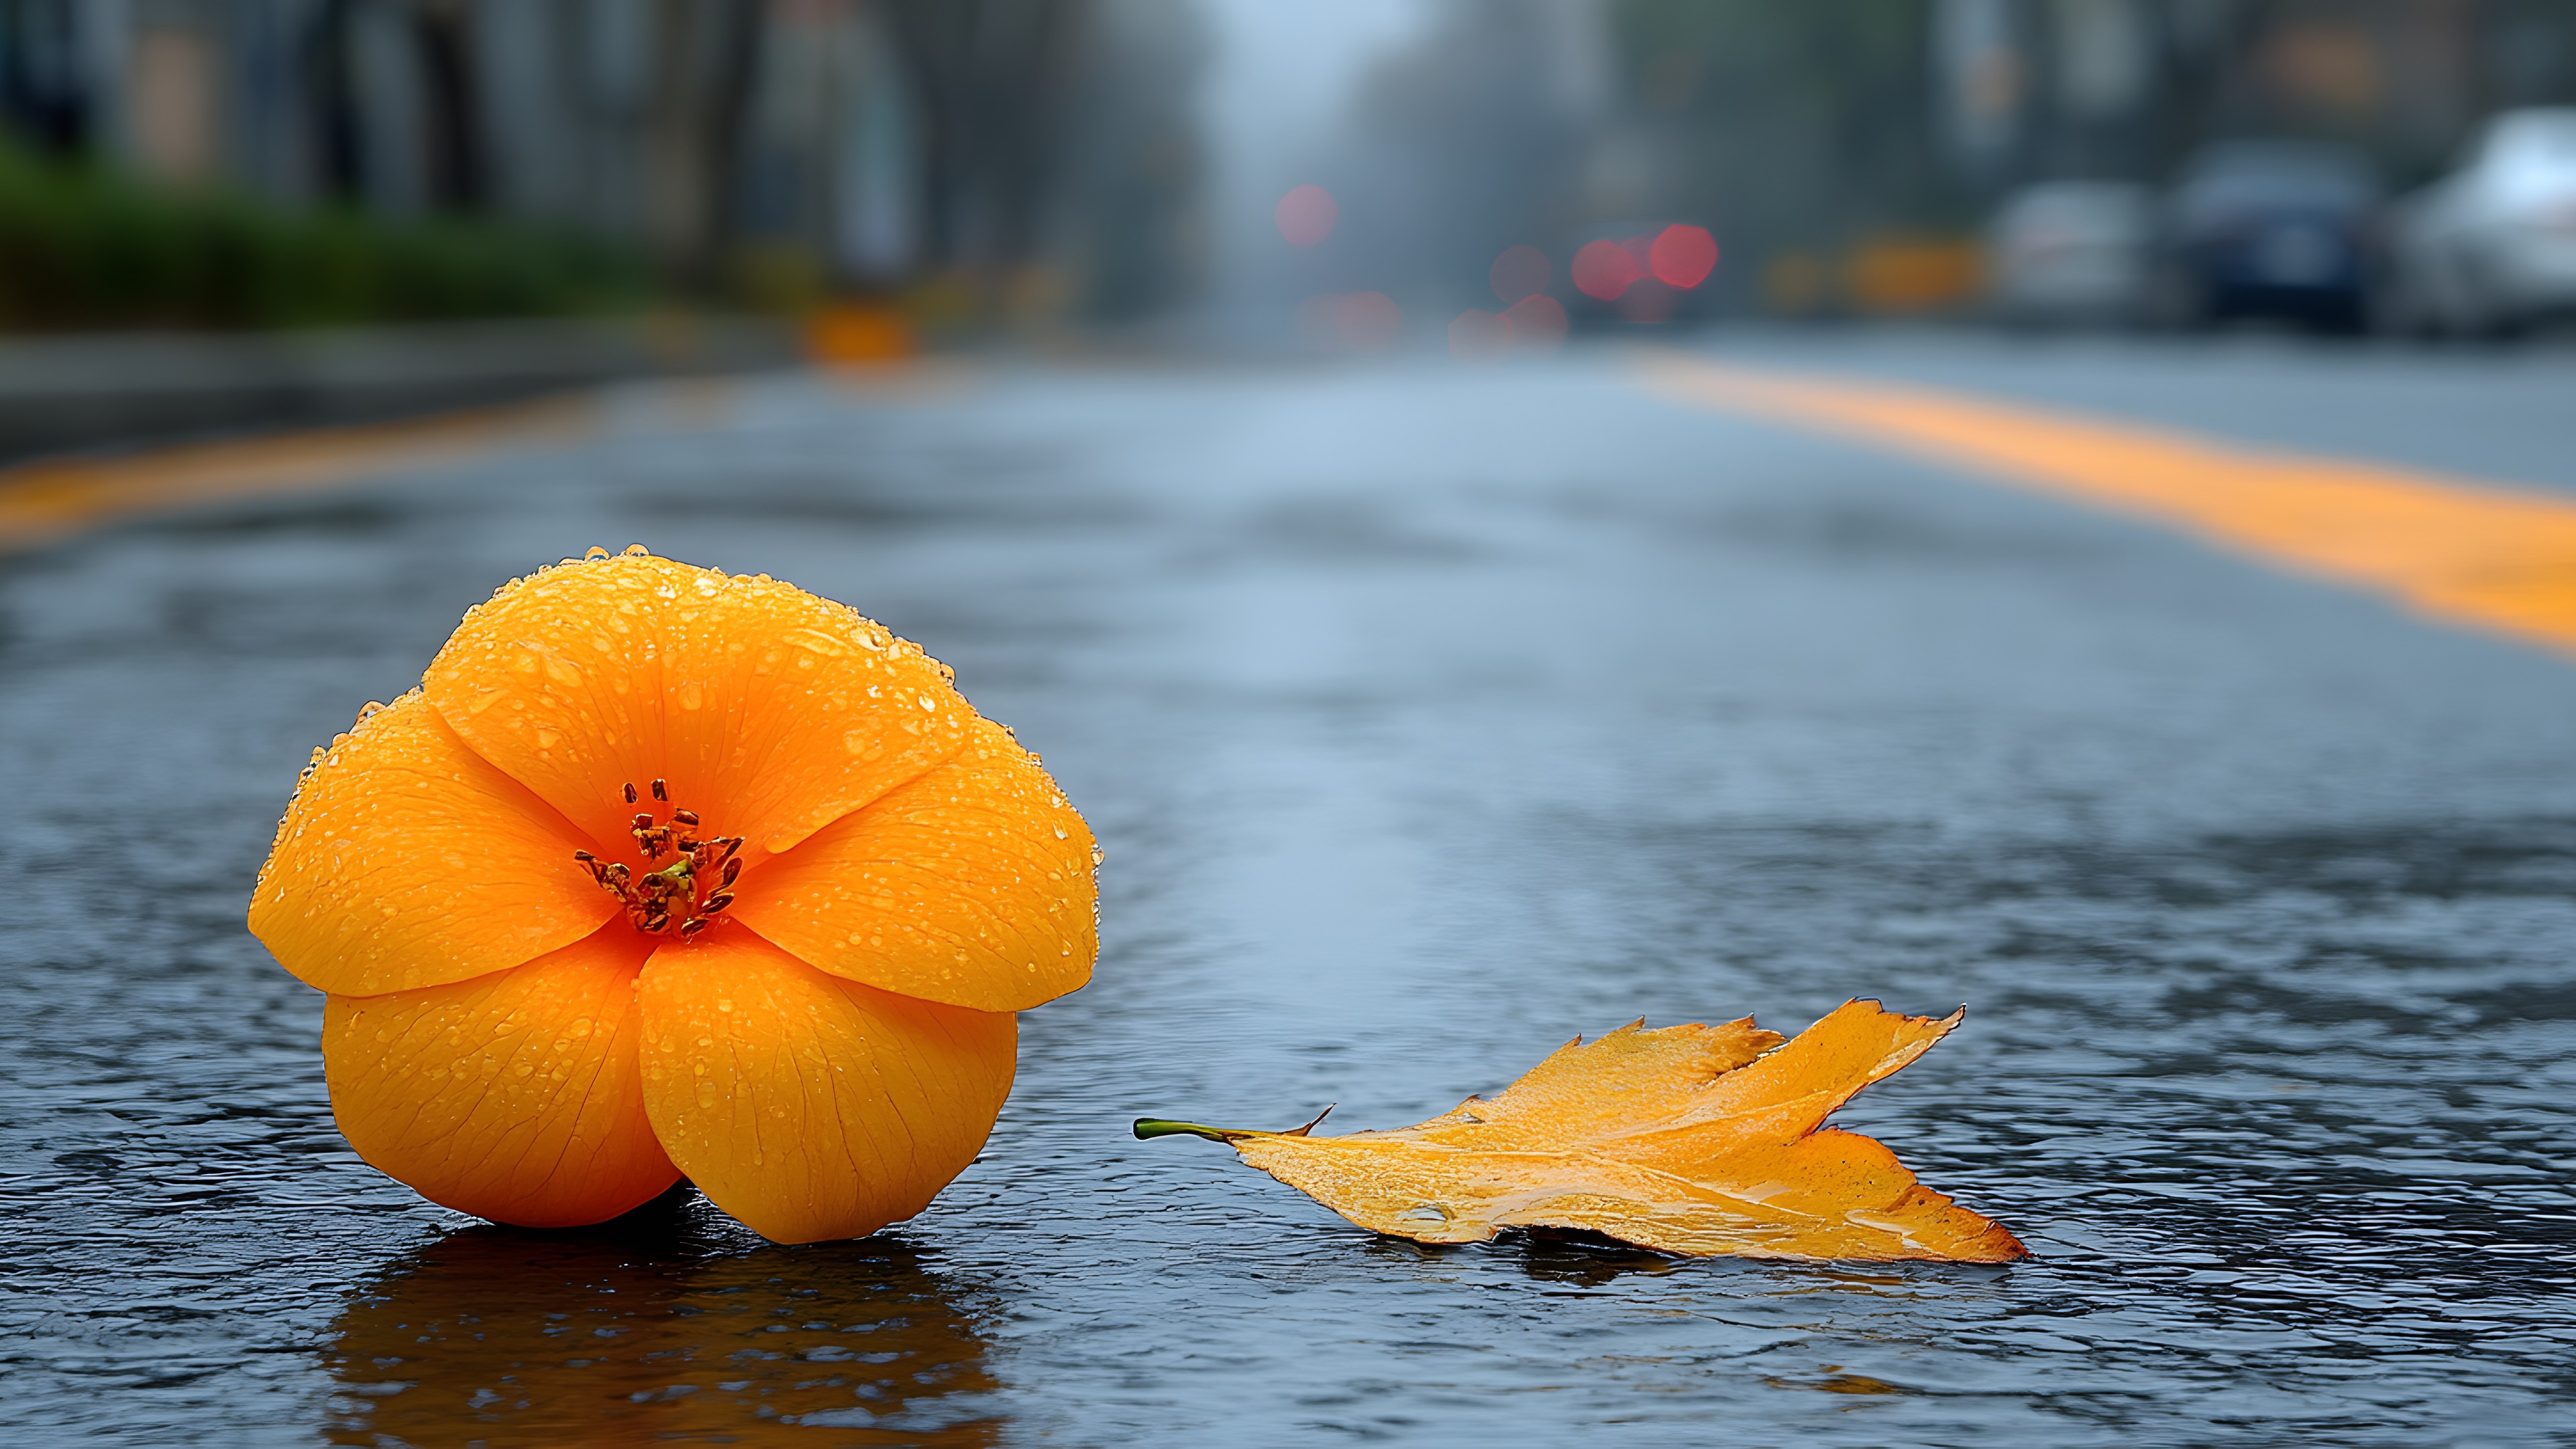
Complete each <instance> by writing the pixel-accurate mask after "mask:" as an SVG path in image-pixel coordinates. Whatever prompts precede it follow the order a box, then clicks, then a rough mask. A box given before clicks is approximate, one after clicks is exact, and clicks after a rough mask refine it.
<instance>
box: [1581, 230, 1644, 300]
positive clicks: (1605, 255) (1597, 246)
mask: <svg viewBox="0 0 2576 1449" xmlns="http://www.w3.org/2000/svg"><path fill="white" fill-rule="evenodd" d="M1573 274H1574V289H1575V290H1576V291H1578V292H1581V293H1582V294H1583V295H1585V296H1587V297H1591V298H1594V299H1596V300H1598V301H1603V302H1615V301H1617V300H1619V295H1620V294H1621V293H1623V292H1625V291H1627V290H1628V289H1629V288H1630V287H1632V286H1634V285H1636V282H1637V279H1638V278H1639V277H1642V276H1644V275H1645V274H1646V269H1645V268H1644V267H1643V266H1640V265H1639V264H1638V262H1637V256H1636V253H1634V252H1632V251H1630V250H1629V249H1628V248H1627V247H1625V246H1622V245H1621V244H1619V243H1618V242H1614V241H1607V240H1604V241H1596V242H1586V243H1584V245H1583V250H1581V251H1579V252H1576V253H1575V254H1574V267H1573Z"/></svg>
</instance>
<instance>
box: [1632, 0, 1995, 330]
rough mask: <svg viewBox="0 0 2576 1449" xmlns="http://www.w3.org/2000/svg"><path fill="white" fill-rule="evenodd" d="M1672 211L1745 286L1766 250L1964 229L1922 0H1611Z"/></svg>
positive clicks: (1728, 275)
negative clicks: (1946, 158)
mask: <svg viewBox="0 0 2576 1449" xmlns="http://www.w3.org/2000/svg"><path fill="white" fill-rule="evenodd" d="M1612 16H1613V20H1612V24H1613V29H1614V33H1615V35H1616V37H1617V52H1618V64H1619V66H1620V68H1621V72H1622V80H1623V85H1622V87H1621V89H1622V91H1623V93H1624V94H1625V95H1627V96H1629V97H1631V98H1632V103H1633V105H1634V108H1635V109H1634V112H1633V120H1632V122H1631V124H1634V125H1636V126H1638V127H1639V128H1640V129H1641V130H1642V131H1643V132H1644V134H1645V136H1646V137H1647V139H1648V144H1649V145H1650V146H1651V148H1652V151H1653V154H1654V156H1655V158H1656V161H1655V164H1654V166H1653V170H1654V171H1655V172H1656V173H1657V174H1658V176H1659V182H1658V185H1657V189H1658V190H1659V191H1661V192H1662V193H1663V194H1662V196H1661V197H1660V198H1659V199H1660V200H1661V201H1662V203H1663V209H1665V210H1669V211H1671V212H1674V213H1677V214H1681V215H1685V216H1688V217H1690V218H1692V219H1694V220H1699V221H1701V222H1702V223H1703V224H1705V225H1708V226H1709V227H1710V228H1711V229H1712V230H1714V231H1715V232H1716V233H1717V236H1718V240H1719V243H1720V246H1721V247H1722V248H1723V249H1724V251H1725V253H1726V254H1727V255H1729V256H1730V257H1731V258H1735V259H1739V262H1740V263H1749V264H1750V265H1744V264H1738V263H1730V265H1728V266H1727V267H1726V268H1724V269H1723V270H1722V272H1721V277H1722V278H1723V279H1725V282H1726V284H1727V285H1728V286H1729V287H1730V290H1731V291H1732V292H1734V293H1735V294H1736V295H1739V296H1740V295H1742V289H1744V288H1746V287H1747V286H1749V285H1750V284H1751V283H1752V281H1753V280H1754V279H1755V278H1758V277H1759V276H1760V275H1761V272H1762V263H1763V262H1764V261H1765V260H1766V259H1768V258H1771V257H1774V256H1778V255H1783V254H1787V253H1792V252H1801V251H1808V250H1812V249H1817V248H1825V249H1834V250H1838V249H1840V248H1841V247H1843V246H1845V245H1847V244H1849V243H1850V242H1852V241H1854V240H1856V239H1857V238H1859V237H1860V236H1862V235H1864V234H1866V233H1868V232H1871V231H1876V230H1881V229H1890V228H1897V229H1902V228H1911V227H1922V226H1940V225H1956V224H1958V223H1960V222H1961V221H1962V220H1963V219H1964V216H1965V204H1966V198H1965V197H1964V196H1963V195H1962V194H1961V192H1960V189H1959V188H1958V187H1957V186H1956V184H1955V183H1954V182H1953V181H1952V180H1951V179H1950V175H1949V173H1948V171H1947V169H1946V168H1945V167H1944V166H1943V165H1942V164H1941V158H1940V157H1939V156H1938V155H1937V154H1936V152H1935V150H1934V132H1933V128H1932V127H1931V125H1930V124H1929V120H1930V117H1931V116H1932V114H1933V109H1932V103H1931V89H1930V76H1929V65H1928V63H1927V58H1928V56H1929V54H1930V49H1931V38H1930V24H1931V12H1930V6H1929V4H1928V3H1927V0H1815V3H1806V4H1796V5H1783V4H1778V3H1773V0H1615V3H1614V6H1613V10H1612Z"/></svg>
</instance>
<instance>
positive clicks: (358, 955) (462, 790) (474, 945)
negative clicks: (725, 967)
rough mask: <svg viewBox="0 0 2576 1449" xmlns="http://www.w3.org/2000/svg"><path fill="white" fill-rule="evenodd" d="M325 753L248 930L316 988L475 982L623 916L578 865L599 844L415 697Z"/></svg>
mask: <svg viewBox="0 0 2576 1449" xmlns="http://www.w3.org/2000/svg"><path fill="white" fill-rule="evenodd" d="M315 754H316V757H317V758H316V761H315V764H314V767H313V769H312V770H311V771H310V772H308V773H307V774H306V776H305V778H304V782H303V784H302V785H301V786H299V787H298V788H297V789H296V792H295V799H294V801H293V802H292V803H290V804H289V805H288V806H287V807H286V818H285V819H283V820H280V821H279V822H278V823H277V843H276V844H275V845H274V846H273V847H272V848H271V849H270V851H269V856H268V863H267V864H266V865H264V866H262V867H261V868H260V873H259V886H258V888H257V889H256V890H254V891H253V892H252V893H251V903H250V929H251V934H252V935H255V936H257V937H259V939H260V941H261V943H262V944H264V945H266V946H267V947H268V949H269V952H270V953H271V954H272V955H274V956H276V957H277V960H278V963H279V964H280V965H282V966H284V967H285V968H286V969H287V970H289V971H291V972H293V973H295V975H296V976H297V977H298V978H299V979H301V980H302V981H304V982H305V984H307V985H309V986H318V987H320V988H322V989H323V990H325V991H332V992H338V993H340V994H342V995H346V996H372V995H375V994H377V993H379V992H385V991H408V990H413V989H416V988H419V987H423V986H438V985H442V984H444V983H447V982H450V981H464V980H469V979H471V978H473V977H476V976H481V975H484V974H486V973H488V972H493V971H506V970H508V969H509V968H511V967H513V966H518V965H521V964H524V963H526V962H528V961H532V960H534V959H536V958H537V957H539V956H542V955H544V954H545V953H547V952H548V951H553V950H558V949H560V948H562V947H565V946H569V945H571V944H572V943H573V942H575V941H578V940H580V939H581V938H582V937H584V936H587V935H589V934H590V933H591V932H592V931H594V930H597V929H598V928H599V924H600V922H602V921H605V920H607V919H608V918H609V917H610V916H612V915H614V914H616V911H617V902H616V900H615V899H614V898H613V897H611V896H609V895H608V894H607V893H606V892H604V891H602V890H600V889H599V886H598V884H597V883H596V882H594V881H593V880H592V879H591V878H590V875H589V874H588V872H586V871H584V870H583V869H582V868H581V866H580V865H579V864H577V863H575V861H574V860H573V858H572V855H573V852H574V851H576V850H579V849H582V848H583V847H584V846H586V845H588V844H589V843H590V842H589V841H588V840H586V839H585V838H584V837H583V836H582V835H581V833H580V832H579V831H577V830H575V829H574V828H573V826H572V824H571V822H569V821H567V820H565V819H564V818H563V817H562V816H561V815H558V814H556V813H555V812H554V811H553V810H552V809H551V808H549V807H548V806H547V805H546V803H545V802H544V801H542V800H539V799H538V798H537V797H536V796H534V795H532V794H530V793H528V790H527V788H526V787H525V786H522V785H520V784H519V783H518V782H517V781H515V780H512V779H511V778H510V777H509V776H507V775H504V774H502V773H501V772H500V771H499V770H496V769H494V768H492V766H491V765H489V764H487V763H485V761H484V760H483V758H482V757H481V756H479V755H477V754H475V753H474V751H472V750H470V749H467V748H466V747H465V744H464V742H463V741H461V740H459V739H458V738H457V737H456V734H455V732H454V731H452V730H450V729H449V728H448V727H447V725H446V724H445V722H443V721H442V720H441V719H440V718H439V715H438V711H437V710H435V709H432V708H431V707H430V705H429V702H428V701H427V700H425V699H423V698H422V697H421V696H420V694H419V693H418V692H417V691H415V692H413V693H411V694H407V695H404V696H403V697H402V698H401V699H398V700H396V701H394V703H393V704H392V705H390V706H388V707H386V708H384V709H381V710H378V711H376V712H375V713H374V714H373V715H371V716H369V717H368V718H366V719H362V720H360V721H359V722H358V723H357V725H356V726H354V727H353V728H351V729H350V731H349V732H348V733H347V734H344V735H342V736H340V737H339V738H338V739H336V740H333V741H332V742H331V747H330V748H329V749H327V750H320V751H316V752H315Z"/></svg>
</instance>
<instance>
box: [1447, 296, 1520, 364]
mask: <svg viewBox="0 0 2576 1449" xmlns="http://www.w3.org/2000/svg"><path fill="white" fill-rule="evenodd" d="M1511 346H1512V324H1511V323H1509V322H1507V321H1505V320H1503V318H1502V317H1501V316H1500V315H1498V314H1496V313H1492V312H1488V311H1486V310H1484V309H1483V308H1481V307H1470V308H1468V309H1467V310H1466V311H1464V312H1461V313H1459V314H1458V315H1457V317H1456V318H1454V319H1453V320H1451V322H1450V323H1449V355H1450V356H1451V357H1454V358H1456V359H1458V360H1459V361H1460V362H1491V361H1493V360H1494V359H1495V358H1498V357H1500V356H1502V355H1503V354H1504V353H1506V352H1508V351H1510V350H1511Z"/></svg>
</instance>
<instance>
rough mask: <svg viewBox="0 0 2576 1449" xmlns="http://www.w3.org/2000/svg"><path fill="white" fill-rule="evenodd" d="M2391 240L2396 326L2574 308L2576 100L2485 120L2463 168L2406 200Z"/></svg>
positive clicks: (2453, 329) (2488, 322)
mask: <svg viewBox="0 0 2576 1449" xmlns="http://www.w3.org/2000/svg"><path fill="white" fill-rule="evenodd" d="M2390 244H2391V249H2392V256H2391V262H2392V263H2393V267H2394V273H2393V275H2392V277H2391V278H2390V281H2391V286H2390V287H2389V289H2388V294H2387V299H2386V306H2387V309H2388V316H2387V321H2388V322H2389V323H2390V324H2391V325H2392V326H2393V327H2396V328H2398V329H2401V330H2406V331H2415V332H2436V333H2464V334H2481V333H2499V332H2511V331H2515V330H2518V329H2520V328H2522V327H2525V326H2528V325H2530V324H2531V323H2533V322H2537V321H2541V320H2543V319H2545V318H2548V317H2550V316H2552V315H2557V314H2576V108H2560V109H2547V110H2527V111H2507V112H2505V113H2504V114H2503V115H2500V116H2497V117H2496V118H2495V119H2494V120H2492V121H2490V122H2488V123H2487V126H2486V129H2485V130H2484V131H2483V132H2481V133H2480V134H2479V137H2478V139H2477V141H2476V143H2475V144H2474V145H2473V146H2472V147H2471V148H2470V151H2469V154H2468V158H2467V160H2466V161H2465V162H2464V163H2463V164H2462V165H2461V167H2460V169H2459V170H2457V171H2454V172H2452V173H2451V174H2450V175H2449V176H2446V177H2444V178H2442V179H2441V180H2440V181H2438V182H2435V183H2434V184H2433V185H2431V186H2428V187H2426V188H2425V189H2423V190H2422V191H2419V192H2417V193H2415V194H2414V195H2412V196H2410V197H2408V198H2406V200H2405V201H2404V202H2403V203H2402V204H2401V205H2400V207H2399V209H2398V212H2397V216H2396V221H2395V227H2394V230H2393V232H2392V234H2391V236H2390Z"/></svg>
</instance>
